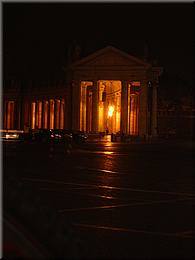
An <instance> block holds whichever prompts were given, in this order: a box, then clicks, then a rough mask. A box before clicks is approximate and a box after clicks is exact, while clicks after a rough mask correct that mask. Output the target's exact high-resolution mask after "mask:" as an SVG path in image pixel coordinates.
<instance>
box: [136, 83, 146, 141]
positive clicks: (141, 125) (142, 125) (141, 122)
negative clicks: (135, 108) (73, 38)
mask: <svg viewBox="0 0 195 260" xmlns="http://www.w3.org/2000/svg"><path fill="white" fill-rule="evenodd" d="M147 95H148V84H147V80H142V81H141V91H140V100H139V118H138V134H139V136H140V137H142V138H147V137H148V106H147V104H148V96H147Z"/></svg>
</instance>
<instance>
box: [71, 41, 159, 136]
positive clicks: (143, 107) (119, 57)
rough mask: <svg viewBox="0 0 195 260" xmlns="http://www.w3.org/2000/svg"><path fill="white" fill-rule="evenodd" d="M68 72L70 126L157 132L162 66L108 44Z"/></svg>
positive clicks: (96, 129)
mask: <svg viewBox="0 0 195 260" xmlns="http://www.w3.org/2000/svg"><path fill="white" fill-rule="evenodd" d="M68 72H69V73H70V74H71V80H70V82H69V95H70V96H69V98H70V99H71V100H72V107H71V109H70V110H71V115H72V120H71V121H70V123H71V126H70V127H71V128H73V129H74V130H81V131H85V132H94V133H98V132H109V133H117V132H120V133H124V134H128V135H136V136H147V135H153V136H155V135H157V87H158V77H159V76H160V74H161V72H162V68H160V67H153V66H152V65H151V64H149V63H147V62H145V61H143V60H141V59H138V58H136V57H133V56H131V55H129V54H126V53H124V52H122V51H120V50H118V49H116V48H114V47H111V46H108V47H106V48H104V49H101V50H99V51H97V52H95V53H94V54H92V55H89V56H88V57H86V58H83V59H81V60H79V61H77V62H75V63H73V64H72V65H71V66H70V67H69V69H68Z"/></svg>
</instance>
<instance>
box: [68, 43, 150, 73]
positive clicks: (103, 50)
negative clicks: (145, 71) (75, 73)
mask: <svg viewBox="0 0 195 260" xmlns="http://www.w3.org/2000/svg"><path fill="white" fill-rule="evenodd" d="M106 50H112V51H115V52H118V53H120V54H121V55H122V56H124V57H126V58H127V59H131V60H134V61H135V62H137V63H140V64H142V65H143V66H144V67H150V66H152V65H151V64H150V63H147V62H145V61H143V60H141V59H139V58H137V57H134V56H132V55H130V54H128V53H126V52H124V51H122V50H120V49H117V48H115V47H113V46H110V45H109V46H106V47H104V48H102V49H99V50H97V51H95V52H94V53H92V54H89V55H88V56H86V57H84V58H82V59H81V60H78V61H75V62H74V63H72V64H71V65H70V66H68V67H69V68H72V69H73V68H74V67H76V66H79V65H82V64H83V63H85V62H87V61H90V60H92V59H94V58H96V57H97V56H99V55H101V54H103V53H104V52H105V51H106Z"/></svg>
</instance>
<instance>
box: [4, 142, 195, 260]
mask: <svg viewBox="0 0 195 260" xmlns="http://www.w3.org/2000/svg"><path fill="white" fill-rule="evenodd" d="M36 152H38V151H36ZM191 153H192V151H191V150H190V149H188V147H187V146H185V149H184V147H182V146H181V149H178V146H177V147H175V146H169V147H166V146H161V145H151V146H147V145H143V146H141V145H140V144H139V145H134V146H127V145H126V144H125V145H118V144H112V143H104V144H103V143H102V144H97V145H96V144H91V145H90V144H89V145H85V146H83V147H79V148H77V149H74V150H73V152H72V154H71V155H69V156H67V157H64V158H62V157H60V158H59V157H54V158H53V160H49V161H48V159H45V161H44V160H42V161H39V163H37V164H36V161H34V162H33V163H31V164H30V163H29V160H28V158H27V160H26V161H24V163H23V164H22V167H21V166H20V165H19V163H18V160H16V161H14V160H13V162H12V163H13V164H12V165H7V168H6V171H7V172H9V171H11V169H13V167H16V168H17V167H19V168H20V177H21V180H22V181H23V183H24V184H25V185H26V186H27V187H29V189H30V188H31V187H33V188H34V187H36V189H37V191H38V192H39V194H40V196H42V197H43V198H45V200H49V201H51V202H53V205H54V207H55V208H56V209H57V210H58V212H59V213H60V214H61V215H62V216H65V215H67V214H69V215H70V217H71V219H72V222H73V224H74V225H75V227H77V228H78V230H79V231H80V232H81V234H84V236H85V237H87V236H89V237H92V238H91V239H92V240H93V241H95V239H96V238H95V237H96V236H97V237H99V236H100V237H101V239H102V241H104V242H105V243H106V245H107V246H108V247H109V248H110V249H111V248H112V250H113V255H114V254H115V253H116V255H117V254H118V255H120V254H121V250H122V249H124V250H127V251H128V246H127V248H126V246H125V245H126V244H128V243H129V242H131V243H133V244H134V247H135V248H142V249H143V250H139V252H138V251H135V252H134V251H132V255H131V252H130V251H128V254H129V255H128V256H143V255H144V256H146V257H147V256H148V257H152V256H166V257H170V256H174V257H178V256H186V255H187V256H191V254H192V252H191V251H190V250H192V249H191V242H192V239H194V218H193V214H192V209H193V206H194V204H195V193H194V189H193V188H194V187H193V183H194V176H193V170H194V169H193V157H192V154H191ZM8 155H9V154H8ZM17 156H18V155H17ZM46 162H47V163H46ZM102 232H103V233H102ZM110 232H111V233H110ZM111 234H112V235H111ZM119 234H120V235H119ZM118 236H119V238H120V239H121V241H123V242H124V244H123V242H121V244H120V246H121V248H122V249H121V250H120V249H119V248H118V249H117V248H116V245H115V243H116V241H118V240H117V237H118ZM168 238H169V239H170V241H169V240H167V239H168ZM146 239H147V241H149V242H147V243H146V242H145V241H146ZM128 241H129V242H128ZM140 241H141V242H140ZM157 241H158V242H159V243H157ZM180 244H182V248H181V247H179V245H180ZM154 245H155V247H156V249H155V250H154ZM96 246H97V245H96ZM146 246H147V250H146ZM118 247H119V246H118ZM131 250H132V248H131ZM135 250H136V249H135ZM144 250H145V251H144ZM182 250H183V251H182ZM127 251H126V252H127ZM157 251H159V253H158V252H157ZM119 252H120V253H119ZM144 252H145V253H144ZM142 254H143V255H142ZM158 254H160V255H158Z"/></svg>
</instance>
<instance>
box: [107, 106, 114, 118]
mask: <svg viewBox="0 0 195 260" xmlns="http://www.w3.org/2000/svg"><path fill="white" fill-rule="evenodd" d="M113 113H114V107H113V106H109V107H108V117H112V115H113Z"/></svg>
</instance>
